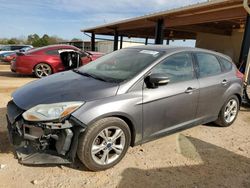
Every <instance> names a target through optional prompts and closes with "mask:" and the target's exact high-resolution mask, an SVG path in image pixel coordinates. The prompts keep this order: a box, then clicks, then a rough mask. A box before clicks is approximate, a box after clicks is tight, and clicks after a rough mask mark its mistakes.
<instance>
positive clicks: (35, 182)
mask: <svg viewBox="0 0 250 188" xmlns="http://www.w3.org/2000/svg"><path fill="white" fill-rule="evenodd" d="M32 80H35V78H33V77H24V76H19V75H17V74H14V73H11V72H10V71H9V65H5V64H0V164H2V168H0V187H18V188H20V187H25V188H28V187H126V188H129V187H132V188H137V187H139V188H141V187H153V188H158V187H164V188H165V187H171V188H172V187H193V188H196V187H197V188H199V187H234V188H240V187H245V188H250V108H241V111H240V113H239V117H238V119H237V121H236V122H235V123H234V125H233V126H231V127H228V128H219V127H216V126H213V125H206V126H205V125H200V126H197V127H195V128H192V129H189V130H186V131H183V132H181V133H178V134H174V135H170V136H167V137H164V138H161V139H159V140H156V141H153V142H149V143H146V144H144V145H142V146H137V147H134V148H130V149H129V151H128V153H127V155H126V156H125V158H124V159H123V160H122V161H121V162H120V163H119V164H118V165H116V166H115V167H114V168H112V169H109V170H106V171H103V172H90V171H87V170H86V169H85V168H84V167H83V166H82V164H81V163H80V162H79V161H78V160H77V161H76V162H75V163H74V164H73V165H69V166H59V165H55V166H23V165H20V164H19V163H18V162H17V160H16V159H15V158H14V155H13V152H12V147H11V146H10V144H9V141H8V137H7V130H6V120H5V113H6V104H7V102H8V101H9V100H10V99H11V93H12V92H13V91H14V90H15V89H17V88H18V87H20V86H22V85H24V84H25V83H27V82H30V81H32Z"/></svg>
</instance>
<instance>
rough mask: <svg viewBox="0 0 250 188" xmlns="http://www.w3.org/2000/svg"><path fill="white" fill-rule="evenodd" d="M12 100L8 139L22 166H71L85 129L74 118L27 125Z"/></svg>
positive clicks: (8, 114)
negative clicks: (79, 138)
mask: <svg viewBox="0 0 250 188" xmlns="http://www.w3.org/2000/svg"><path fill="white" fill-rule="evenodd" d="M23 112H24V110H22V109H20V108H19V107H18V106H17V105H16V104H15V103H14V102H13V101H10V102H9V103H8V106H7V122H8V130H9V138H10V141H11V143H12V144H13V145H14V148H15V151H16V154H17V158H18V160H19V162H20V163H22V164H29V165H33V164H69V163H72V162H73V161H74V158H75V155H76V150H77V145H78V137H79V135H80V133H81V132H83V131H84V130H85V126H84V125H83V124H82V123H81V122H79V121H78V120H77V119H75V118H74V117H72V116H69V117H67V118H65V119H64V120H63V121H60V122H28V121H25V120H24V119H23V118H22V114H23Z"/></svg>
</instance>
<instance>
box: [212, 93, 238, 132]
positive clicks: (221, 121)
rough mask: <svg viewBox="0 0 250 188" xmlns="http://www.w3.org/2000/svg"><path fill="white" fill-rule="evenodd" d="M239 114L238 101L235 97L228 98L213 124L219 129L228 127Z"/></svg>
mask: <svg viewBox="0 0 250 188" xmlns="http://www.w3.org/2000/svg"><path fill="white" fill-rule="evenodd" d="M238 112H239V99H238V97H237V96H235V95H234V96H232V97H230V98H229V99H228V100H227V102H226V103H225V104H224V105H223V107H222V109H221V111H220V114H219V117H218V119H217V121H216V122H215V123H216V124H217V125H219V126H221V127H228V126H230V125H232V124H233V122H234V121H235V120H236V118H237V115H238Z"/></svg>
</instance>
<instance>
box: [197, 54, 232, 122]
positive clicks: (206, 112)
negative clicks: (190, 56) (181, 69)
mask: <svg viewBox="0 0 250 188" xmlns="http://www.w3.org/2000/svg"><path fill="white" fill-rule="evenodd" d="M195 56H196V61H197V65H198V70H199V85H200V97H199V104H198V106H199V107H198V111H197V117H198V118H201V119H210V118H213V117H214V118H216V116H218V114H219V111H220V109H221V107H222V105H223V103H224V101H223V100H222V99H223V96H224V93H225V92H226V90H227V88H228V87H229V86H230V79H229V77H228V74H227V73H222V66H221V64H220V62H219V60H218V58H217V57H216V56H215V55H213V54H209V53H205V52H202V53H201V52H199V53H196V54H195Z"/></svg>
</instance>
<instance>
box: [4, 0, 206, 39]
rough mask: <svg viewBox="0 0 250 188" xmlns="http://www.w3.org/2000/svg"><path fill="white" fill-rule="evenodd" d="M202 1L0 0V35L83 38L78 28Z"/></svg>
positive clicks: (201, 0)
mask: <svg viewBox="0 0 250 188" xmlns="http://www.w3.org/2000/svg"><path fill="white" fill-rule="evenodd" d="M204 1H205V0H0V28H1V29H0V38H11V37H26V36H27V35H29V34H34V33H37V34H39V35H43V34H45V33H46V34H48V35H56V36H58V37H61V38H64V39H67V40H71V39H72V38H83V33H81V32H80V30H81V29H84V28H88V27H93V26H97V25H101V24H105V23H110V22H113V21H118V20H123V19H127V18H132V17H136V16H142V15H145V14H149V13H153V12H158V11H163V10H167V9H173V8H177V7H182V6H185V5H190V4H195V3H199V2H204ZM85 37H86V36H85Z"/></svg>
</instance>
